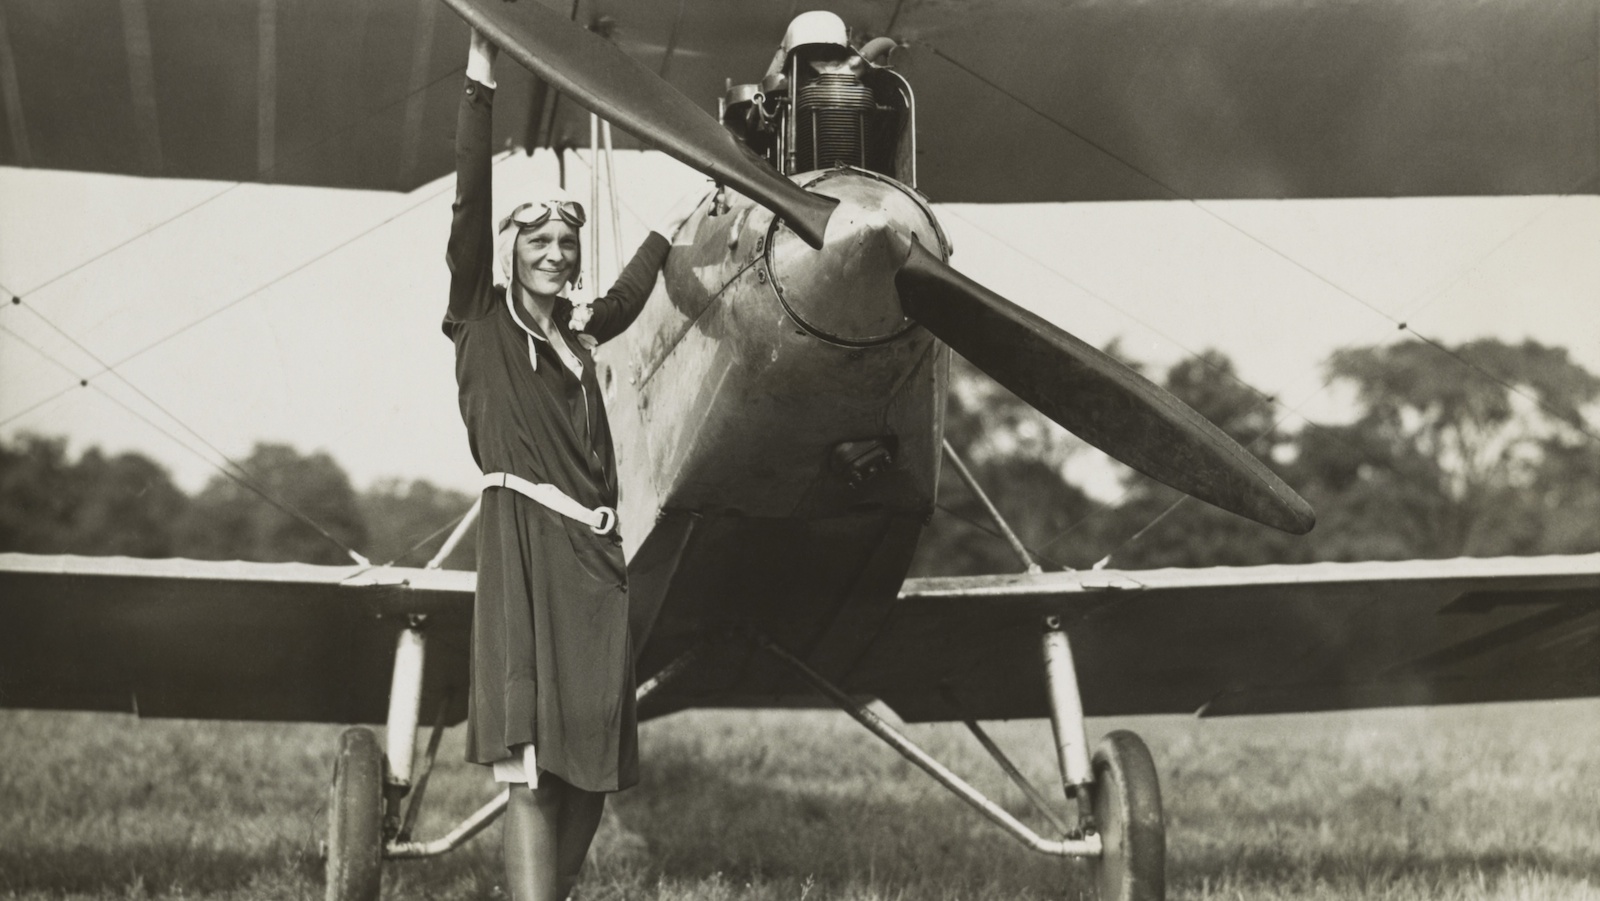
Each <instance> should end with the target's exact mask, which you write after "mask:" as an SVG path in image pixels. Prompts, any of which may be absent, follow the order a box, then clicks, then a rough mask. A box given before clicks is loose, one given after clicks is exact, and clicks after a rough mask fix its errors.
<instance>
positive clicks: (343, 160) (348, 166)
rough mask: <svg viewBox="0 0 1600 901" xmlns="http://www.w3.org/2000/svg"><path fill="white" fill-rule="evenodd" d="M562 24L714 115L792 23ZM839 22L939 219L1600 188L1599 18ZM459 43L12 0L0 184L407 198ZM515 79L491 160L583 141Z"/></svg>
mask: <svg viewBox="0 0 1600 901" xmlns="http://www.w3.org/2000/svg"><path fill="white" fill-rule="evenodd" d="M523 2H524V3H532V2H536V0H523ZM544 5H546V6H548V7H550V8H551V9H553V10H556V11H559V12H560V13H561V15H563V16H571V17H573V18H574V19H576V20H577V21H578V22H580V23H582V24H585V25H588V24H590V23H596V22H604V23H608V25H609V27H610V29H611V33H612V38H613V40H614V41H616V43H617V44H618V45H619V46H620V47H621V48H622V49H623V50H624V51H625V52H627V53H628V54H629V55H631V56H632V57H633V58H634V59H636V60H638V61H639V62H640V63H642V64H643V65H644V66H646V67H647V68H649V69H650V70H651V71H654V72H657V73H660V74H662V75H663V76H664V77H665V78H666V79H667V81H668V82H669V83H671V84H672V85H673V86H674V87H675V88H677V89H678V90H680V91H682V92H683V93H684V94H686V95H687V96H688V97H690V98H691V99H693V100H694V101H695V102H697V103H699V104H700V105H701V107H702V108H703V109H705V110H706V111H707V112H714V111H715V109H716V99H717V97H718V96H720V95H721V93H722V90H723V85H724V79H727V78H731V79H733V81H734V82H735V83H738V82H746V81H755V80H757V79H758V78H759V77H760V76H761V75H762V73H764V72H765V70H766V65H767V62H768V60H770V58H771V56H772V52H773V48H774V47H775V46H776V45H777V43H778V41H779V40H780V38H781V37H782V35H783V32H784V28H785V26H786V25H787V20H788V15H789V9H788V7H786V6H785V5H783V4H765V3H747V2H741V0H686V2H684V3H677V4H672V3H652V2H646V0H578V2H576V3H573V2H570V0H548V2H547V3H545V4H544ZM822 6H825V7H827V8H831V9H833V10H835V11H836V12H838V13H839V14H840V15H841V16H842V17H843V18H844V19H845V21H846V22H847V23H849V25H850V26H851V27H852V29H854V32H855V37H856V39H857V40H858V41H859V40H864V39H865V38H868V37H871V36H876V35H884V34H887V35H889V36H892V37H894V38H895V39H897V40H898V41H900V42H901V47H900V48H899V49H898V50H896V51H895V53H894V56H893V63H894V65H895V67H896V68H897V69H898V70H899V71H900V72H901V73H902V74H904V75H905V76H906V77H907V79H908V80H909V81H910V83H911V84H912V86H913V87H914V89H915V91H916V97H917V103H918V109H917V123H918V128H919V135H918V150H919V169H920V173H919V174H920V178H919V182H920V183H919V185H918V187H920V188H921V189H922V190H923V191H924V192H925V193H927V194H928V195H929V196H930V197H931V198H933V199H934V200H935V201H939V202H1047V201H1072V200H1127V199H1171V198H1173V197H1189V198H1228V197H1244V198H1254V197H1355V196H1405V195H1465V194H1566V193H1574V192H1590V193H1592V192H1594V191H1595V190H1596V170H1597V167H1600V138H1597V137H1596V133H1597V130H1596V120H1597V116H1600V110H1597V108H1596V104H1595V97H1596V96H1600V70H1597V68H1596V66H1595V65H1594V60H1595V59H1596V58H1597V56H1600V53H1597V50H1600V46H1597V44H1600V36H1597V32H1596V26H1595V23H1596V16H1597V12H1600V0H1488V2H1482V3H1461V2H1458V0H1371V2H1363V3H1346V2H1335V0H1287V2H1285V0H1219V2H1210V3H1186V2H1178V0H1161V2H1149V0H1109V2H1097V3H1084V4H1062V3H1059V2H1057V0H987V2H985V0H978V2H971V3H906V4H901V3H895V4H885V3H881V2H872V0H843V2H832V3H827V4H822ZM465 48H466V27H465V25H464V24H463V23H462V22H461V20H460V19H459V18H458V17H457V16H456V15H455V14H454V13H452V12H450V11H449V10H448V9H446V8H445V7H444V6H443V4H441V3H439V2H438V0H400V2H381V0H327V2H309V0H294V2H289V0H280V2H265V0H261V2H242V0H240V2H210V0H164V2H160V3H152V2H148V0H0V119H3V120H4V127H3V128H0V165H8V166H32V167H42V168H55V169H76V170H87V171H97V172H112V173H122V174H130V175H148V176H166V177H180V178H213V179H226V180H250V181H267V182H282V183H295V184H315V185H330V186H341V187H357V188H381V189H389V190H409V189H411V188H414V187H416V186H417V185H420V184H423V183H426V182H428V181H430V180H432V179H435V178H438V177H440V176H443V175H445V174H447V173H448V172H449V171H450V167H451V165H452V157H451V147H450V134H451V130H452V129H453V127H454V126H453V121H454V120H453V109H454V101H455V97H456V92H457V90H458V89H459V80H460V75H459V72H460V69H461V65H462V63H463V61H464V58H465ZM500 68H501V70H502V71H501V72H500V73H499V76H498V77H499V79H500V81H501V87H500V90H499V94H498V96H497V102H496V106H497V115H496V141H497V144H498V143H500V142H502V141H510V142H513V143H516V144H519V145H522V146H586V145H587V143H588V137H587V136H588V123H587V118H586V116H585V115H584V114H583V113H582V111H581V110H578V109H577V108H576V107H575V105H573V104H571V103H560V102H558V101H557V98H556V95H555V92H554V91H551V90H549V89H548V86H547V85H545V84H544V83H543V82H540V81H538V80H537V79H534V78H532V77H531V76H529V75H528V74H527V73H526V72H524V71H523V70H522V69H520V68H519V67H517V66H512V65H503V66H501V67H500Z"/></svg>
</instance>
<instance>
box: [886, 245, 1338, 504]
mask: <svg viewBox="0 0 1600 901" xmlns="http://www.w3.org/2000/svg"><path fill="white" fill-rule="evenodd" d="M895 287H896V288H897V289H898V290H899V293H900V304H901V308H902V309H904V311H905V313H906V315H907V316H909V317H911V318H912V319H915V320H916V321H917V322H918V323H920V324H921V325H922V326H923V327H925V328H926V329H927V330H928V331H930V332H932V333H933V334H934V335H935V336H937V337H938V338H939V339H940V340H942V341H944V342H945V343H946V344H948V345H950V347H951V348H952V349H954V350H955V351H956V352H957V353H959V354H961V355H962V356H963V357H966V358H967V359H968V360H970V361H972V363H973V365H975V366H977V367H978V368H979V369H982V370H983V371H984V372H986V373H988V374H989V376H990V377H992V378H993V379H994V380H995V381H997V382H999V383H1000V384H1002V385H1004V386H1006V387H1007V388H1008V389H1010V390H1011V391H1012V392H1013V393H1014V394H1016V395H1017V396H1018V397H1020V398H1022V399H1023V400H1025V401H1027V402H1028V403H1029V404H1031V405H1032V406H1033V407H1034V408H1035V409H1037V410H1038V411H1039V412H1041V413H1043V414H1044V415H1046V416H1048V417H1050V418H1051V419H1053V420H1055V421H1056V422H1057V423H1060V424H1061V425H1062V426H1064V427H1065V428H1067V429H1068V430H1070V431H1071V432H1072V433H1073V434H1075V435H1077V436H1078V437H1080V438H1082V439H1083V440H1085V441H1087V442H1089V443H1090V444H1092V445H1094V446H1095V447H1098V448H1100V449H1101V450H1103V451H1105V452H1106V453H1108V454H1110V455H1111V456H1113V457H1115V458H1117V459H1118V460H1121V461H1122V462H1124V463H1126V464H1128V465H1129V466H1131V467H1133V468H1134V469H1137V470H1138V471H1140V472H1142V473H1144V474H1145V475H1147V476H1149V477H1151V478H1153V479H1155V480H1157V481H1159V482H1163V483H1165V484H1167V485H1170V486H1172V487H1173V488H1176V489H1178V490H1179V491H1182V492H1184V493H1186V494H1191V495H1193V496H1195V497H1197V498H1199V499H1201V500H1203V501H1206V502H1207V503H1210V504H1214V505H1216V506H1218V507H1221V508H1222V509H1224V510H1227V511H1229V512H1231V513H1237V514H1239V515H1240V516H1243V517H1246V518H1248V519H1253V520H1255V521H1256V522H1259V523H1262V524H1265V525H1269V526H1272V527H1273V528H1276V529H1281V530H1283V531H1285V532H1289V533H1292V534H1295V535H1303V534H1305V533H1306V532H1309V531H1311V527H1312V526H1313V525H1315V524H1316V513H1315V512H1314V511H1312V509H1311V505H1310V504H1307V503H1306V502H1305V500H1304V499H1303V498H1301V497H1300V495H1298V494H1296V493H1295V491H1294V489H1292V488H1290V487H1289V486H1288V485H1286V484H1284V482H1283V480H1282V479H1280V478H1278V477H1277V476H1276V475H1274V474H1273V472H1272V471H1271V470H1269V469H1267V467H1266V466H1265V465H1264V464H1262V462H1261V461H1260V460H1257V459H1256V458H1255V457H1254V456H1252V455H1251V454H1250V452H1249V451H1247V450H1245V449H1244V448H1243V447H1240V446H1239V444H1238V442H1236V441H1234V440H1233V439H1232V438H1230V437H1228V436H1227V434H1226V433H1224V432H1223V431H1222V430H1221V429H1219V428H1217V427H1216V426H1215V425H1213V424H1212V423H1211V421H1210V420H1208V419H1206V418H1205V417H1204V416H1201V415H1200V414H1199V413H1196V412H1195V411H1194V410H1193V409H1192V408H1190V407H1189V406H1188V405H1187V404H1185V403H1184V402H1183V401H1181V400H1179V399H1178V398H1176V397H1174V396H1173V395H1172V394H1171V393H1169V392H1167V391H1166V390H1164V389H1162V388H1160V387H1159V386H1157V385H1155V384H1154V383H1152V382H1151V381H1150V380H1148V379H1146V378H1145V377H1144V376H1141V375H1139V374H1138V373H1137V372H1134V371H1133V370H1132V369H1129V368H1128V367H1127V366H1124V365H1123V364H1122V363H1119V362H1117V361H1116V360H1115V359H1113V358H1112V357H1110V356H1108V355H1106V354H1105V353H1102V352H1101V351H1099V350H1096V349H1095V348H1094V347H1091V346H1090V345H1088V344H1085V343H1084V342H1083V341H1080V340H1079V339H1077V338H1075V337H1073V336H1072V335H1069V334H1067V333H1066V332H1064V331H1062V330H1061V329H1059V328H1056V327H1055V326H1054V325H1051V324H1050V323H1049V322H1046V321H1045V320H1044V319H1042V318H1040V317H1039V316H1036V315H1034V314H1033V313H1030V312H1028V311H1027V310H1024V309H1023V308H1021V307H1019V306H1017V305H1016V304H1014V303H1012V302H1011V301H1009V300H1006V299H1005V298H1004V297H1001V296H1000V295H998V294H996V293H994V292H993V291H990V290H989V289H987V288H985V287H983V286H982V285H980V284H978V283H977V282H974V281H972V280H971V279H969V278H967V277H966V276H964V275H962V274H961V273H959V272H957V271H955V270H954V269H952V268H950V267H949V266H948V265H946V264H945V263H944V261H943V260H940V259H939V258H938V257H936V256H934V255H933V254H932V253H930V252H929V251H928V250H927V249H926V248H924V247H923V246H922V245H921V244H920V243H918V242H916V241H915V240H912V241H911V251H910V255H909V256H908V257H907V259H906V262H905V265H903V266H902V267H901V269H900V271H899V273H898V274H897V275H896V276H895Z"/></svg>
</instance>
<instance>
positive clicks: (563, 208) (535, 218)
mask: <svg viewBox="0 0 1600 901" xmlns="http://www.w3.org/2000/svg"><path fill="white" fill-rule="evenodd" d="M552 213H554V214H555V215H557V216H559V217H561V221H562V222H565V223H566V224H568V225H570V226H572V227H573V228H582V227H583V223H584V222H586V221H588V217H587V216H585V215H584V212H583V204H581V203H578V202H577V201H575V200H546V201H543V202H541V203H524V204H523V205H521V206H519V207H517V208H516V209H514V210H512V211H511V215H509V216H507V217H506V218H505V219H504V220H502V221H501V222H500V228H501V230H502V231H503V230H504V229H505V228H506V227H507V226H510V225H516V227H517V228H519V229H522V228H538V227H539V226H541V225H543V224H545V223H546V222H548V221H550V214H552Z"/></svg>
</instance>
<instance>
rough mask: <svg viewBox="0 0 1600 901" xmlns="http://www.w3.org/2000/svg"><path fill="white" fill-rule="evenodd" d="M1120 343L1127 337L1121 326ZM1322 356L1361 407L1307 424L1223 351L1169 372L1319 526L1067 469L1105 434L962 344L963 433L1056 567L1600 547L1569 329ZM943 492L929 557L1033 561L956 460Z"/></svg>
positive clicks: (1592, 406)
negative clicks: (1334, 420) (1305, 527)
mask: <svg viewBox="0 0 1600 901" xmlns="http://www.w3.org/2000/svg"><path fill="white" fill-rule="evenodd" d="M1107 350H1108V352H1110V353H1112V355H1114V356H1121V354H1120V353H1119V348H1118V347H1116V346H1115V345H1113V346H1112V347H1110V348H1107ZM1124 362H1129V363H1130V365H1134V366H1135V368H1138V366H1137V364H1136V363H1134V362H1132V361H1127V360H1124ZM1323 369H1324V375H1325V376H1326V378H1327V380H1328V383H1329V385H1330V387H1331V388H1334V389H1336V390H1339V389H1342V390H1344V391H1345V392H1347V393H1348V394H1349V395H1350V396H1352V397H1353V398H1354V400H1355V408H1356V409H1355V411H1354V412H1355V415H1354V416H1353V417H1352V418H1351V419H1350V421H1348V422H1344V423H1340V424H1336V425H1325V424H1318V425H1304V426H1303V427H1300V428H1297V429H1294V430H1292V431H1291V430H1289V429H1287V428H1285V425H1286V423H1285V422H1284V420H1285V419H1288V420H1291V421H1292V420H1293V419H1294V417H1293V416H1291V415H1288V412H1287V411H1286V410H1285V409H1284V408H1283V407H1282V405H1280V404H1278V403H1277V402H1276V400H1275V399H1274V398H1270V397H1266V396H1263V395H1261V394H1260V393H1258V392H1257V391H1255V390H1254V389H1252V388H1250V387H1249V386H1248V385H1246V384H1245V383H1244V382H1243V381H1241V380H1240V379H1239V378H1238V374H1237V372H1236V371H1235V369H1234V366H1233V363H1232V361H1231V360H1230V359H1228V357H1227V356H1226V355H1224V354H1221V353H1218V352H1216V351H1207V352H1203V353H1201V354H1198V355H1196V356H1194V357H1192V358H1190V359H1188V360H1185V361H1183V362H1181V363H1179V364H1177V365H1175V366H1173V367H1172V368H1171V369H1170V370H1169V371H1168V372H1167V373H1166V374H1165V377H1164V378H1163V379H1162V384H1163V386H1164V387H1165V388H1167V390H1169V391H1171V392H1172V393H1173V394H1175V395H1177V396H1178V397H1179V398H1181V399H1183V400H1184V401H1185V402H1186V403H1188V404H1189V405H1190V406H1192V407H1194V408H1195V409H1196V410H1198V411H1199V412H1200V413H1202V414H1204V415H1205V416H1206V417H1207V418H1208V419H1210V420H1211V421H1212V422H1214V423H1216V424H1217V425H1218V426H1220V427H1221V428H1222V430H1223V431H1225V432H1227V433H1228V434H1229V435H1231V436H1232V437H1233V438H1234V439H1235V440H1237V441H1239V442H1240V443H1241V444H1243V445H1244V446H1246V447H1248V448H1249V449H1250V450H1251V451H1253V452H1254V453H1255V454H1256V456H1257V457H1259V458H1261V459H1262V460H1264V461H1266V462H1267V464H1268V465H1269V466H1271V467H1272V468H1273V469H1274V470H1276V471H1277V472H1278V474H1279V475H1281V476H1282V477H1283V479H1284V481H1286V482H1288V483H1289V484H1290V485H1291V486H1293V487H1294V488H1295V489H1296V490H1297V491H1299V492H1300V493H1301V494H1302V495H1303V496H1304V497H1305V498H1306V500H1308V501H1309V502H1310V503H1311V505H1312V507H1314V508H1315V509H1316V511H1317V526H1316V528H1315V529H1314V530H1312V532H1311V533H1310V534H1308V535H1305V536H1291V535H1285V534H1283V533H1280V532H1277V531H1274V530H1272V529H1269V528H1266V527H1264V526H1258V525H1255V524H1254V523H1251V522H1248V521H1246V520H1243V519H1240V518H1239V517H1237V516H1233V515H1232V514H1228V513H1224V512H1222V511H1221V510H1218V509H1216V508H1214V507H1211V506H1209V505H1207V504H1205V503H1202V502H1200V501H1196V500H1194V499H1192V498H1189V499H1184V497H1183V495H1181V494H1180V493H1179V492H1177V491H1174V490H1172V489H1170V488H1167V487H1166V486H1164V485H1160V484H1158V483H1155V482H1154V481H1152V480H1150V479H1148V478H1145V477H1144V476H1141V475H1138V474H1137V473H1133V472H1131V471H1128V470H1124V474H1123V475H1122V476H1121V478H1120V480H1119V485H1118V489H1119V491H1120V496H1118V497H1117V498H1115V499H1114V500H1113V501H1111V502H1109V503H1104V502H1100V501H1096V500H1095V499H1093V498H1091V497H1090V496H1089V495H1088V494H1087V493H1085V492H1084V491H1083V489H1082V488H1081V487H1080V486H1078V485H1075V484H1073V482H1072V481H1071V480H1069V479H1068V478H1066V477H1065V476H1064V475H1063V473H1064V472H1065V470H1066V468H1067V465H1068V464H1070V463H1071V462H1072V460H1074V459H1075V458H1077V457H1078V456H1079V455H1082V454H1085V453H1097V452H1094V451H1090V450H1088V449H1087V448H1086V446H1085V445H1083V444H1082V442H1080V441H1078V440H1077V439H1075V438H1073V437H1072V436H1071V435H1068V434H1067V433H1066V432H1065V431H1063V430H1061V429H1059V428H1058V427H1056V426H1055V425H1054V424H1053V423H1050V422H1049V421H1047V420H1045V419H1044V418H1043V417H1042V416H1040V415H1039V414H1038V413H1037V412H1035V411H1034V410H1032V409H1031V408H1029V407H1028V406H1027V405H1026V404H1023V403H1022V402H1021V401H1020V400H1018V399H1017V398H1016V397H1015V396H1013V395H1011V394H1010V393H1009V392H1007V391H1006V390H1005V389H1003V388H1001V387H1000V386H998V385H995V384H994V383H992V382H989V381H988V380H987V379H984V378H983V377H982V376H981V374H978V373H977V372H976V371H975V370H973V369H972V368H971V367H970V366H967V365H966V364H964V363H963V362H962V361H961V360H959V359H957V360H956V361H955V368H954V371H953V373H952V378H951V383H952V390H951V396H950V403H949V406H948V408H947V412H946V436H947V437H948V438H949V439H950V442H951V444H952V445H953V446H954V447H955V448H956V449H957V451H958V452H959V453H961V454H962V455H963V457H964V458H966V459H967V461H968V463H969V465H970V466H971V468H972V469H973V470H974V471H975V475H976V476H977V481H978V482H979V484H980V486H981V487H983V488H984V490H985V493H987V494H989V495H990V497H991V499H993V500H994V502H995V504H996V506H997V507H999V509H1000V511H1001V513H1002V515H1003V516H1005V517H1006V519H1007V521H1008V522H1009V523H1010V524H1011V525H1012V527H1013V528H1014V529H1015V531H1016V532H1017V533H1018V534H1019V536H1020V537H1021V538H1022V541H1023V543H1024V544H1025V545H1027V546H1028V548H1029V549H1030V550H1031V551H1032V552H1033V553H1034V554H1035V555H1036V556H1037V557H1038V558H1039V562H1040V563H1041V564H1043V565H1044V566H1045V567H1046V568H1052V567H1054V568H1060V567H1063V566H1070V567H1072V568H1085V567H1089V566H1093V565H1095V564H1097V563H1100V562H1101V561H1103V560H1104V561H1106V565H1109V566H1111V567H1114V568H1121V569H1145V568H1153V567H1163V566H1224V565H1232V566H1245V565H1253V564H1264V563H1307V562H1313V561H1321V560H1338V561H1349V560H1400V559H1410V558H1448V557H1457V556H1473V557H1488V556H1502V555H1535V554H1572V553H1589V552H1594V551H1600V427H1597V426H1596V425H1595V424H1594V423H1596V422H1600V416H1596V408H1597V401H1600V376H1596V375H1595V374H1593V373H1591V372H1589V371H1587V370H1586V369H1585V368H1584V367H1583V366H1581V365H1580V364H1578V363H1577V362H1576V361H1574V360H1572V359H1571V357H1570V355H1569V354H1568V352H1567V351H1566V349H1564V348H1559V347H1549V346H1545V345H1542V344H1539V343H1537V342H1533V341H1525V342H1522V343H1520V344H1511V343H1507V342H1503V341H1499V340H1495V339H1485V340H1479V341H1472V342H1468V343H1465V344H1461V345H1459V346H1455V347H1441V346H1433V345H1430V344H1426V343H1423V342H1420V341H1410V342H1403V343H1398V344H1390V345H1382V346H1376V347H1360V348H1351V349H1345V350H1341V351H1338V352H1336V353H1334V354H1333V355H1332V356H1331V357H1330V358H1329V359H1328V360H1326V361H1325V362H1324V364H1323ZM939 510H940V512H939V513H937V514H936V515H935V517H934V520H933V522H932V523H931V525H930V528H929V529H928V531H927V532H926V533H925V535H924V539H923V542H922V544H921V545H920V546H919V549H918V560H917V564H916V569H915V572H917V573H920V574H927V575H956V574H964V573H976V572H1008V571H1009V572H1015V571H1017V570H1018V569H1019V568H1020V566H1021V564H1020V562H1019V561H1018V559H1017V558H1016V556H1015V555H1014V554H1013V553H1012V551H1011V550H1010V547H1009V545H1008V544H1006V543H1005V542H1004V541H1003V540H1002V539H1001V538H999V537H998V536H997V535H996V534H994V532H995V529H994V527H993V525H992V524H991V522H990V521H989V519H988V517H987V515H986V514H985V513H984V511H983V508H982V506H981V504H980V502H979V501H978V499H977V498H976V497H975V496H974V495H973V494H972V492H970V491H969V490H967V488H966V486H965V485H964V484H962V483H961V482H960V481H959V480H957V479H953V478H945V479H943V480H941V483H940V487H939ZM1107 558H1109V559H1107Z"/></svg>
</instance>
